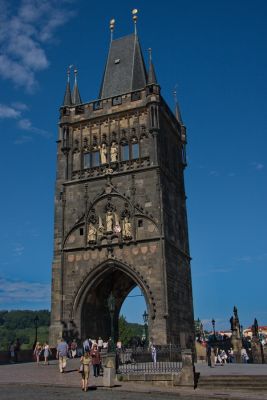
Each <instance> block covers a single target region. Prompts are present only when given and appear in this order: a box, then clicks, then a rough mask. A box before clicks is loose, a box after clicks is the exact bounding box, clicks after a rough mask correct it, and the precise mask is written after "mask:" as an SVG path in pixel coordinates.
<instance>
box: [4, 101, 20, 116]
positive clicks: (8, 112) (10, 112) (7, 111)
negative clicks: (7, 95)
mask: <svg viewBox="0 0 267 400" xmlns="http://www.w3.org/2000/svg"><path fill="white" fill-rule="evenodd" d="M20 115H21V112H20V111H18V110H17V109H15V108H14V107H10V106H7V105H5V104H0V118H2V119H4V118H18V117H19V116H20Z"/></svg>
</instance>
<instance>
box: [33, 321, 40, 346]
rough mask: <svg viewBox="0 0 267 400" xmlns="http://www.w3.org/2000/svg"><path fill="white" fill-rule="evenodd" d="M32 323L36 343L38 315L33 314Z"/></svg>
mask: <svg viewBox="0 0 267 400" xmlns="http://www.w3.org/2000/svg"><path fill="white" fill-rule="evenodd" d="M33 323H34V327H35V344H36V343H37V330H38V324H39V317H38V315H36V316H35V318H34V320H33Z"/></svg>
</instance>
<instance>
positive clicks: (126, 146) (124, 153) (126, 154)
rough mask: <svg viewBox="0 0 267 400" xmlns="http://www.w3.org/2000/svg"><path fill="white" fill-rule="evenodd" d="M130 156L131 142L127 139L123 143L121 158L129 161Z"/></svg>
mask: <svg viewBox="0 0 267 400" xmlns="http://www.w3.org/2000/svg"><path fill="white" fill-rule="evenodd" d="M129 158H130V152H129V144H128V143H127V142H126V141H125V142H122V143H121V160H122V161H128V160H129Z"/></svg>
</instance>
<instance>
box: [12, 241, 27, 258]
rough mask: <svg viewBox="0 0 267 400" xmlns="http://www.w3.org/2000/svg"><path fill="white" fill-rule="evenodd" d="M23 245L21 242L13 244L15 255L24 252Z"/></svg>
mask: <svg viewBox="0 0 267 400" xmlns="http://www.w3.org/2000/svg"><path fill="white" fill-rule="evenodd" d="M24 249H25V247H24V246H23V245H22V244H21V243H17V244H15V247H14V249H13V252H14V254H15V256H17V257H20V256H21V255H22V254H23V252H24Z"/></svg>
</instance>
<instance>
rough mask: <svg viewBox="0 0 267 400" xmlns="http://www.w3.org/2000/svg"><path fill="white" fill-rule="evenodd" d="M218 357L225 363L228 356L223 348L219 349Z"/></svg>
mask: <svg viewBox="0 0 267 400" xmlns="http://www.w3.org/2000/svg"><path fill="white" fill-rule="evenodd" d="M220 357H221V360H222V363H223V364H226V363H227V358H228V357H227V354H226V352H225V350H223V349H221V350H220Z"/></svg>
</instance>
